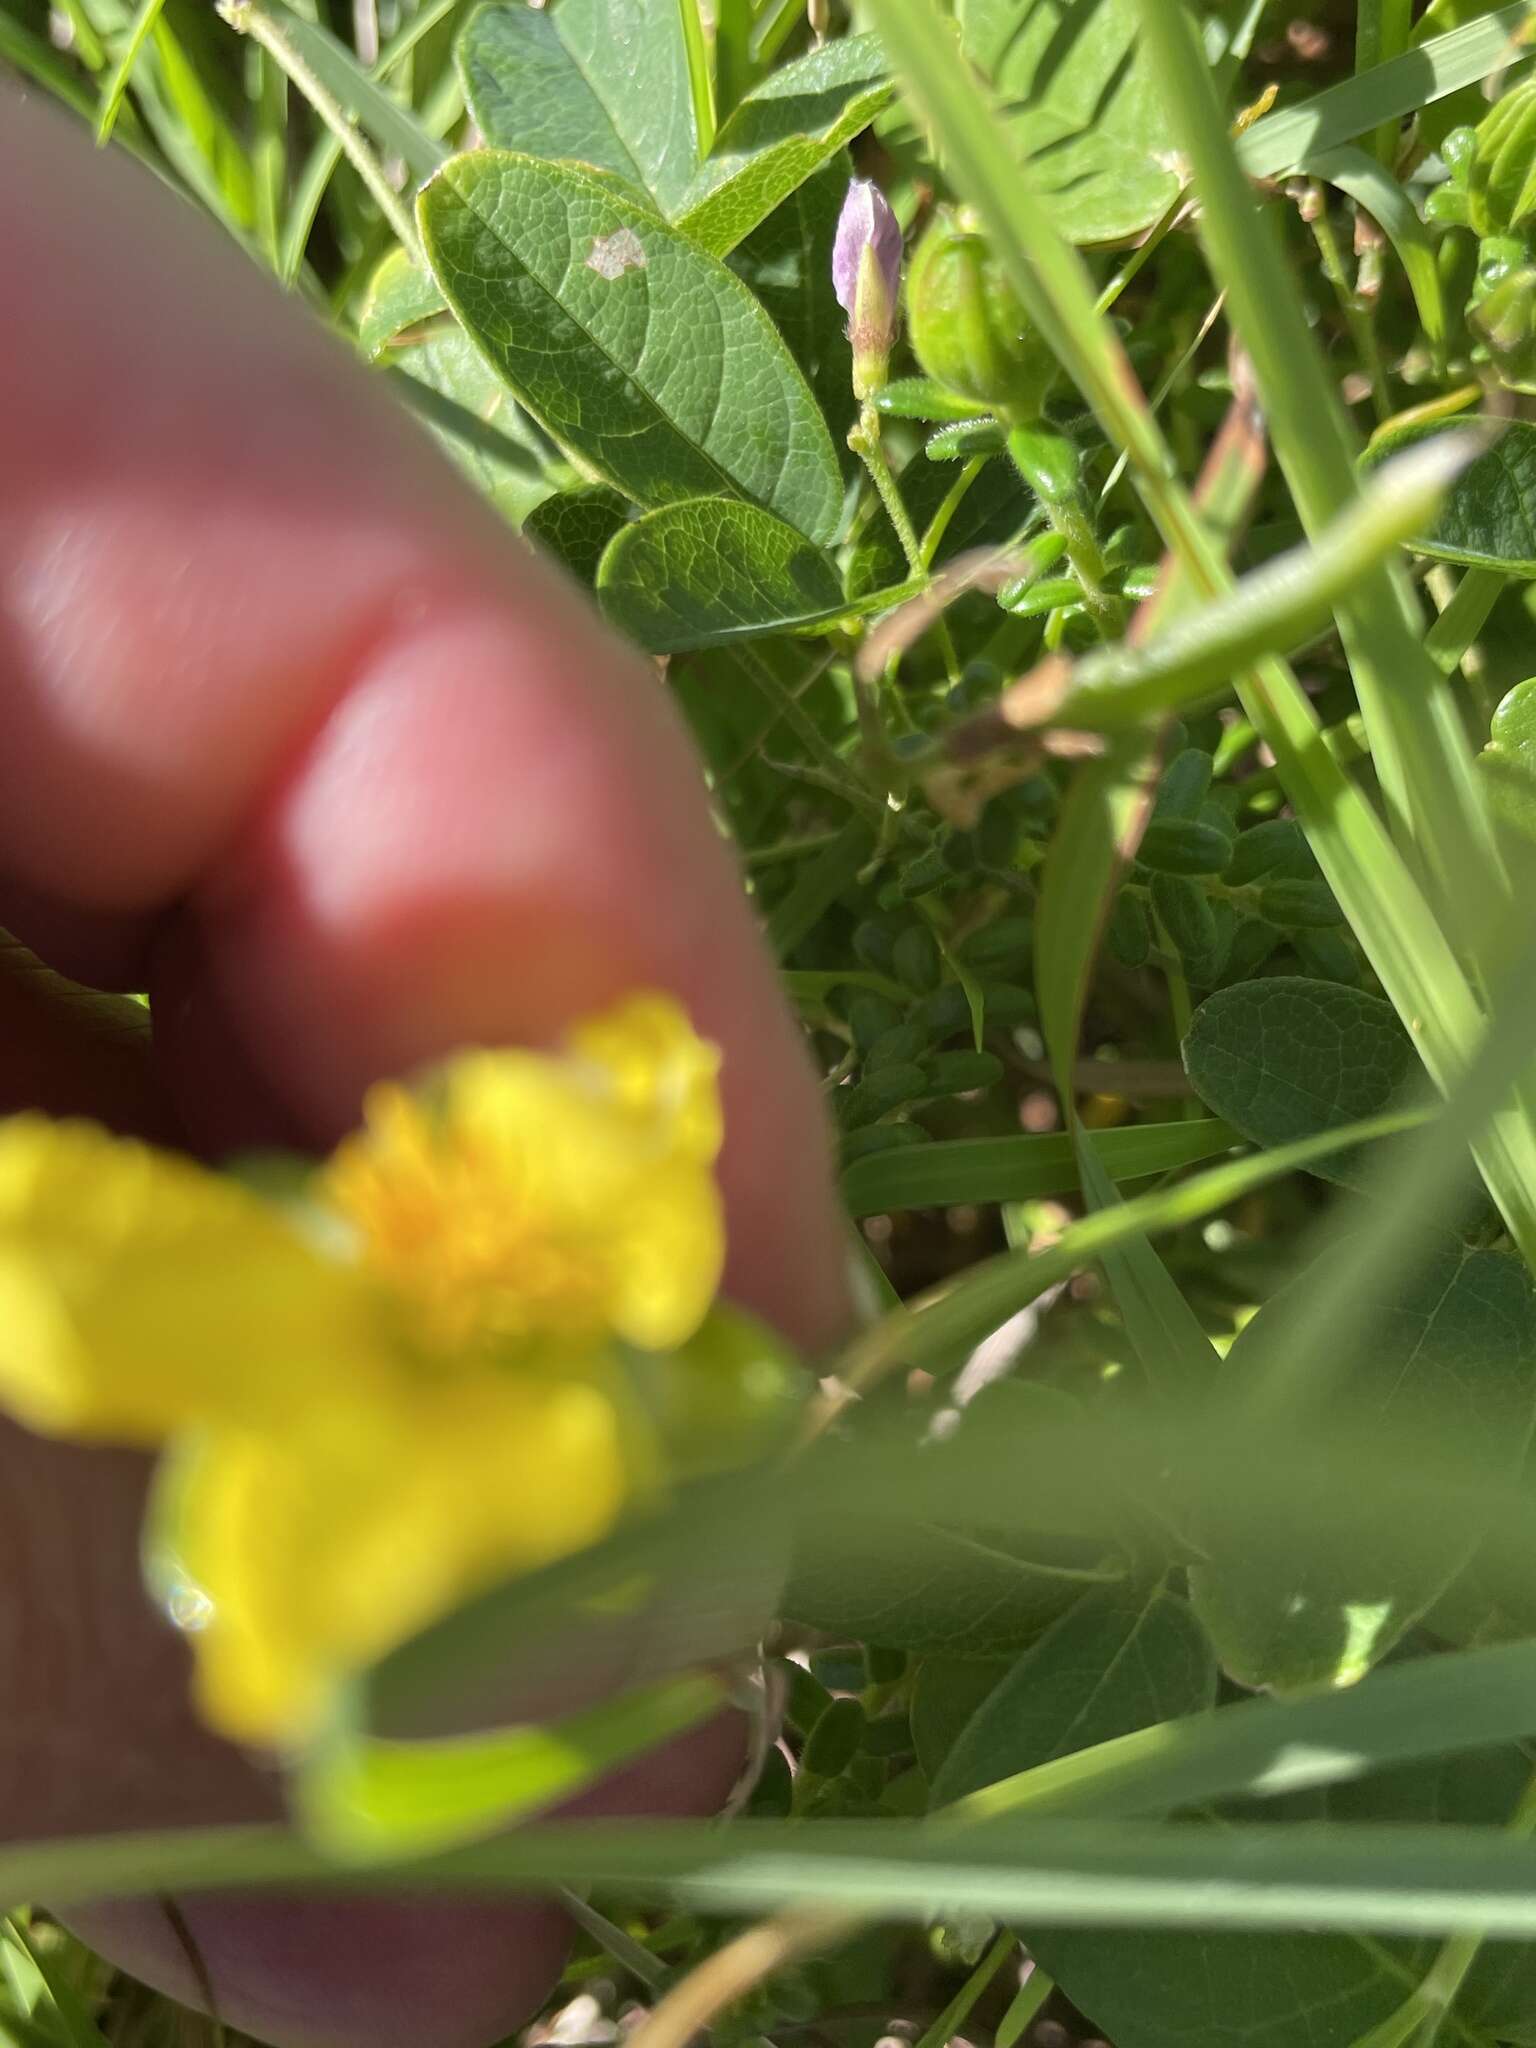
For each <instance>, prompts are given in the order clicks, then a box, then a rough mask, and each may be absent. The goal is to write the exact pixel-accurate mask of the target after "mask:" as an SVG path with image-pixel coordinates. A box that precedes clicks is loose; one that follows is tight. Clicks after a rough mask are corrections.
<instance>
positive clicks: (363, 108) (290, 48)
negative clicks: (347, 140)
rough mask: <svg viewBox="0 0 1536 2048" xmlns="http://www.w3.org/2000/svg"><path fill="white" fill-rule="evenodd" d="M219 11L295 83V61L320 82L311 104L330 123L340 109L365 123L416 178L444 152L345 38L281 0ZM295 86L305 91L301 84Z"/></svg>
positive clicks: (250, 0) (241, 0)
mask: <svg viewBox="0 0 1536 2048" xmlns="http://www.w3.org/2000/svg"><path fill="white" fill-rule="evenodd" d="M220 12H221V13H223V14H224V16H225V19H226V20H230V21H231V24H232V26H234V27H237V28H239V29H240V30H241V32H242V33H244V34H253V35H257V36H258V40H260V41H261V42H262V43H263V46H264V47H266V48H268V49H270V50H271V51H272V53H273V55H274V56H275V57H277V59H278V62H279V63H281V64H282V65H283V69H284V70H285V71H286V72H287V73H288V76H289V77H290V78H292V79H294V83H295V84H298V83H299V81H298V79H297V78H296V77H295V67H297V68H300V69H302V70H303V72H304V74H305V77H306V78H307V79H308V80H310V81H311V85H312V86H313V85H317V86H318V87H319V88H320V93H321V97H322V98H323V100H324V101H325V107H322V106H321V105H320V103H319V101H318V100H313V101H312V102H311V104H313V105H314V106H315V111H316V112H317V113H319V114H320V115H321V118H322V119H324V120H326V121H327V124H328V125H332V126H333V127H334V123H335V118H336V114H337V111H338V110H339V112H340V114H341V115H342V116H344V117H346V124H347V128H348V132H349V133H351V132H352V131H351V127H350V124H351V123H352V122H356V123H358V124H359V125H360V126H362V127H363V128H365V129H366V130H367V131H368V133H369V135H371V136H372V138H373V140H374V142H375V143H376V144H377V145H378V147H379V148H380V149H381V150H383V151H384V152H385V153H386V154H387V155H390V156H397V157H399V158H400V160H401V162H402V163H404V164H405V165H406V166H407V168H408V169H409V170H410V172H411V175H412V177H413V178H415V179H416V180H417V182H418V183H420V182H423V181H425V180H426V179H428V178H430V177H431V176H432V174H433V172H434V171H435V170H436V169H437V168H438V166H439V165H440V164H441V163H442V162H443V160H444V158H445V157H446V156H447V154H448V152H447V150H446V149H445V148H444V147H443V145H442V143H440V142H439V141H438V140H437V138H436V137H435V136H432V135H429V134H428V133H427V131H426V129H425V128H423V127H422V125H421V123H420V122H419V121H418V120H417V119H416V118H415V116H414V115H413V114H412V113H411V111H410V109H409V108H408V107H404V106H402V105H401V104H400V102H399V101H398V100H396V99H391V97H390V96H389V94H388V93H387V92H384V91H382V90H381V88H380V87H379V85H378V84H377V82H376V81H375V80H374V79H373V78H372V77H370V76H369V74H368V72H367V71H365V70H364V69H363V67H362V65H361V64H359V63H358V61H357V59H356V57H355V56H354V55H353V54H352V52H351V51H350V50H349V49H348V48H347V47H346V45H345V44H344V43H342V42H339V41H338V40H337V38H336V37H335V36H333V35H331V34H330V33H329V31H328V30H326V29H323V28H320V27H318V26H317V25H316V23H314V22H312V21H306V20H304V18H303V16H302V15H298V14H295V13H294V11H293V10H292V8H290V7H285V6H284V5H283V4H282V0H230V5H228V6H226V7H221V9H220ZM258 32H259V33H258ZM285 59H286V61H285ZM300 90H301V91H304V92H305V97H306V98H309V97H310V94H309V91H307V90H306V89H305V88H304V87H303V86H302V85H301V86H300ZM326 107H329V108H330V110H331V111H330V113H327V112H326ZM391 196H392V197H394V194H393V192H391ZM396 203H397V204H398V200H396ZM406 246H407V247H409V246H410V245H409V243H407V245H406Z"/></svg>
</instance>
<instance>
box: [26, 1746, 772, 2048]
mask: <svg viewBox="0 0 1536 2048" xmlns="http://www.w3.org/2000/svg"><path fill="white" fill-rule="evenodd" d="M744 1754H745V1736H744V1728H743V1723H742V1721H741V1718H740V1716H739V1715H737V1714H735V1713H727V1714H722V1715H718V1716H716V1718H715V1719H714V1720H713V1721H711V1722H709V1723H707V1724H706V1725H705V1726H704V1727H702V1728H699V1729H695V1730H693V1731H691V1732H690V1733H689V1734H688V1735H686V1736H683V1737H681V1738H679V1739H677V1740H676V1741H673V1742H670V1743H668V1744H666V1745H664V1747H662V1748H661V1749H659V1750H657V1751H655V1752H653V1753H652V1754H651V1755H650V1756H648V1757H646V1758H645V1759H644V1760H643V1762H642V1763H641V1764H639V1765H633V1766H631V1767H630V1768H629V1769H627V1770H625V1771H621V1772H616V1773H615V1774H614V1775H613V1776H612V1777H611V1778H609V1779H607V1780H605V1781H604V1783H603V1784H602V1785H601V1786H598V1787H595V1788H594V1789H593V1790H592V1791H590V1792H589V1793H587V1794H586V1795H584V1796H583V1797H582V1798H580V1799H578V1800H574V1801H572V1802H571V1803H570V1805H569V1806H568V1807H566V1808H564V1809H562V1811H563V1812H565V1813H567V1814H569V1815H571V1816H573V1817H574V1816H585V1817H588V1818H594V1817H598V1816H606V1817H610V1818H620V1817H624V1816H628V1815H636V1814H643V1813H650V1812H655V1811H667V1812H679V1811H684V1810H713V1809H715V1808H718V1807H719V1806H720V1805H722V1804H723V1803H724V1801H725V1799H726V1797H727V1795H728V1794H729V1792H730V1790H731V1786H732V1784H733V1783H734V1781H735V1779H736V1778H737V1776H738V1775H739V1774H740V1771H741V1766H742V1759H743V1756H744ZM65 1918H66V1920H67V1921H68V1923H69V1924H70V1926H72V1927H73V1928H74V1930H75V1931H76V1932H77V1933H79V1934H80V1936H81V1937H82V1939H84V1940H85V1941H87V1942H89V1943H90V1944H91V1945H92V1946H93V1947H95V1948H97V1949H98V1950H101V1951H103V1952H105V1953H106V1954H109V1955H111V1954H114V1953H117V1954H123V1953H130V1954H132V1956H133V1958H134V1964H133V1967H134V1970H135V1973H136V1974H137V1975H139V1976H140V1977H142V1978H144V1979H145V1980H146V1981H147V1982H149V1983H151V1984H153V1985H154V1986H155V1987H156V1988H157V1989H159V1990H162V1991H164V1992H166V1993H167V1994H168V1995H169V1996H170V1997H173V1998H178V1999H180V2000H181V2001H182V2002H183V2003H185V2004H190V2005H203V2004H205V2003H206V2000H205V1998H204V1997H203V1995H202V1987H201V1982H200V1972H201V1973H203V1974H204V1975H205V1976H206V1977H207V1978H211V1980H212V1981H213V1982H214V1983H215V1984H216V1985H217V1987H218V2005H219V2011H220V2014H221V2017H222V2018H223V2019H224V2020H225V2021H226V2023H227V2024H229V2025H232V2026H235V2027H238V2028H239V2029H241V2030H242V2031H243V2032H245V2033H249V2034H253V2035H254V2036H255V2037H256V2038H257V2039H258V2040H262V2041H272V2042H277V2043H279V2044H281V2048H485V2044H487V2043H488V2042H492V2041H496V2040H499V2039H501V2038H503V2037H504V2036H506V2035H507V2034H509V2033H511V2032H512V2031H513V2030H514V2029H515V2028H516V2027H517V2026H519V2025H521V2024H522V2022H523V2021H524V2020H526V2019H527V2018H528V2017H529V2016H530V2015H531V2014H532V2013H533V2012H534V2011H536V2010H537V2008H538V2007H539V2006H540V2005H541V2004H542V2003H543V2002H544V2001H545V1999H546V1998H547V1997H548V1995H549V1988H550V1985H551V1984H552V1983H553V1982H554V1980H555V1978H556V1977H557V1976H558V1974H559V1972H560V1969H561V1967H562V1965H563V1963H564V1961H565V1958H566V1955H567V1954H568V1952H569V1949H570V1945H571V1926H570V1922H569V1921H568V1920H567V1919H566V1917H565V1915H564V1914H563V1913H561V1912H559V1911H558V1910H557V1909H555V1908H553V1907H549V1906H540V1905H516V1906H513V1905H507V1904H505V1903H502V1902H498V1901H496V1900H493V1899H490V1898H487V1897H485V1896H483V1895H480V1896H477V1895H475V1894H470V1895H468V1896H464V1897H458V1898H455V1899H452V1900H448V1901H444V1900H442V1899H434V1898H431V1897H419V1896H410V1897H406V1898H401V1899H397V1898H391V1897H387V1896H385V1897H381V1898H376V1899H372V1900H369V1901H367V1902H366V1903H358V1902H351V1901H332V1900H329V1899H325V1898H309V1899H294V1898H288V1897H283V1896H274V1895H270V1894H250V1895H245V1896H236V1897H217V1896H209V1897H196V1898H183V1899H180V1900H178V1901H177V1910H176V1913H175V1915H174V1916H172V1915H170V1914H167V1912H166V1911H165V1909H164V1906H163V1904H162V1903H161V1902H157V1901H153V1900H134V1901H127V1902H123V1901H117V1902H113V1903H111V1904H108V1905H104V1906H94V1907H88V1908H84V1909H81V1910H77V1911H73V1912H69V1913H67V1914H66V1915H65ZM189 1947H190V1949H191V1950H192V1951H194V1952H195V1954H196V1956H197V1959H198V1960H197V1964H196V1965H194V1963H193V1961H192V1960H191V1956H190V1954H189Z"/></svg>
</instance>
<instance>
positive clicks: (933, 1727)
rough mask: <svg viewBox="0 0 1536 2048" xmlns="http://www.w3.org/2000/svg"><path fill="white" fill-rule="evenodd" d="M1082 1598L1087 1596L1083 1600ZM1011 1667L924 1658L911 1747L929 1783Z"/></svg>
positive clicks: (996, 1661) (998, 1661) (989, 1660)
mask: <svg viewBox="0 0 1536 2048" xmlns="http://www.w3.org/2000/svg"><path fill="white" fill-rule="evenodd" d="M1085 1597H1086V1596H1085ZM1012 1669H1013V1665H1012V1664H1011V1663H1010V1662H1009V1660H1008V1659H1007V1658H1004V1657H949V1656H945V1655H943V1654H942V1653H941V1654H937V1655H934V1656H932V1657H925V1658H924V1659H923V1660H922V1662H921V1663H920V1664H919V1665H918V1667H917V1677H916V1678H915V1679H914V1681H913V1685H912V1743H913V1747H914V1748H915V1749H916V1751H917V1760H918V1762H919V1763H920V1764H921V1765H922V1767H923V1771H924V1773H925V1774H926V1776H927V1777H928V1779H929V1781H930V1783H931V1782H932V1780H933V1779H935V1778H936V1777H937V1776H938V1775H939V1772H940V1770H941V1769H942V1768H943V1764H944V1759H945V1758H946V1757H947V1756H948V1755H949V1753H950V1751H951V1750H952V1749H953V1748H954V1746H955V1744H956V1743H957V1742H958V1741H959V1740H960V1737H961V1736H962V1735H963V1734H964V1733H965V1730H966V1728H967V1727H968V1726H969V1725H970V1722H971V1720H972V1718H973V1717H974V1715H975V1714H976V1711H977V1709H978V1708H979V1707H980V1706H981V1704H982V1702H983V1700H985V1699H986V1698H987V1697H988V1695H989V1694H991V1693H992V1692H993V1691H994V1690H995V1689H996V1688H997V1687H998V1686H999V1685H1001V1684H1002V1682H1003V1680H1004V1679H1005V1678H1006V1677H1007V1676H1008V1673H1009V1672H1010V1671H1011V1670H1012Z"/></svg>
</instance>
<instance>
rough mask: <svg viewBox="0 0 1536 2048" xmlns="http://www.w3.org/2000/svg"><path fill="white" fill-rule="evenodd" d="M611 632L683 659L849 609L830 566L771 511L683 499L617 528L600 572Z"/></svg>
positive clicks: (599, 585)
mask: <svg viewBox="0 0 1536 2048" xmlns="http://www.w3.org/2000/svg"><path fill="white" fill-rule="evenodd" d="M597 595H598V601H599V603H600V604H601V605H602V608H603V612H604V614H605V616H606V617H607V619H608V621H609V623H610V624H611V625H614V626H616V627H617V628H618V629H619V631H620V632H621V633H627V634H628V635H629V637H630V639H631V640H633V641H635V642H636V644H637V645H638V646H641V647H643V648H644V649H645V650H646V652H647V653H648V654H681V653H683V652H684V651H685V650H686V649H688V648H691V647H719V646H722V645H724V643H725V642H727V641H730V640H751V639H756V638H757V637H758V636H759V635H761V634H764V633H782V632H787V631H789V630H790V629H791V628H793V627H795V626H807V625H813V624H815V623H816V622H817V621H819V620H822V619H827V618H835V617H836V616H837V615H838V614H839V613H841V612H844V611H846V610H847V608H848V607H847V601H846V599H845V598H844V596H843V590H842V584H841V583H840V581H839V579H838V574H837V569H836V567H835V565H834V564H833V562H832V561H831V559H830V558H829V557H828V556H827V555H824V554H823V553H822V551H821V549H820V548H817V547H812V545H811V543H810V542H809V541H808V540H807V539H806V538H805V536H804V534H802V533H797V532H796V531H795V529H794V528H793V527H792V526H787V525H786V524H785V523H784V521H783V520H782V519H776V518H775V517H774V516H773V514H772V513H771V512H764V511H763V510H761V508H760V507H758V506H756V505H742V504H739V503H734V502H733V501H732V500H731V499H729V498H690V499H688V500H687V502H686V503H684V504H681V505H668V506H666V507H664V508H663V509H662V510H661V511H659V512H648V513H647V514H646V516H645V517H644V518H643V519H637V520H636V521H635V522H634V524H633V525H631V526H625V527H621V528H620V530H619V531H618V532H617V533H616V534H615V535H614V537H613V539H612V540H611V541H610V542H609V544H608V547H607V550H606V552H605V553H604V555H603V559H602V561H601V563H600V564H599V566H598V572H597Z"/></svg>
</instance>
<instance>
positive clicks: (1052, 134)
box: [960, 0, 1179, 242]
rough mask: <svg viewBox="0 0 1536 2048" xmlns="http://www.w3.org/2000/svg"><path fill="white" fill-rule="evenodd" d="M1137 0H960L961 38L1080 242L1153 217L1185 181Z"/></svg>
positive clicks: (1034, 176) (1069, 232)
mask: <svg viewBox="0 0 1536 2048" xmlns="http://www.w3.org/2000/svg"><path fill="white" fill-rule="evenodd" d="M1136 21H1137V16H1136V8H1135V6H1134V5H1133V4H1132V0H1067V4H1065V5H1063V4H1062V0H961V5H960V29H961V38H962V47H963V48H964V50H965V53H966V55H967V56H968V57H969V58H970V59H971V61H972V62H973V63H974V64H975V65H976V66H977V67H978V69H979V70H980V71H981V72H982V73H983V74H984V75H985V76H986V77H987V78H989V79H990V80H991V81H992V84H993V86H994V87H995V88H996V91H997V94H998V98H999V100H1000V102H1001V104H1002V106H1003V108H1004V110H1005V111H1006V113H1007V116H1008V127H1009V131H1010V134H1011V135H1012V137H1013V141H1014V145H1015V147H1016V149H1017V150H1018V152H1019V156H1020V158H1021V159H1022V161H1023V162H1024V164H1025V165H1026V167H1027V169H1028V172H1029V176H1030V179H1031V181H1032V182H1033V184H1034V185H1035V187H1036V189H1037V190H1038V191H1039V192H1040V193H1041V194H1042V196H1043V197H1045V198H1046V199H1047V200H1048V201H1049V203H1050V206H1051V210H1052V214H1053V217H1054V219H1055V222H1056V226H1057V228H1058V229H1059V230H1060V232H1061V233H1062V234H1063V235H1065V236H1066V238H1067V240H1068V241H1072V242H1110V241H1118V240H1120V239H1121V238H1122V237H1124V236H1127V235H1134V234H1137V233H1139V232H1140V231H1141V229H1143V228H1146V227H1150V226H1151V224H1152V223H1153V221H1155V220H1156V219H1157V218H1158V216H1159V215H1160V214H1161V213H1163V212H1164V211H1165V210H1166V208H1167V207H1168V206H1169V205H1170V204H1171V203H1172V201H1173V199H1174V198H1175V196H1176V195H1177V193H1178V190H1179V176H1178V172H1177V170H1176V169H1175V168H1174V167H1173V166H1172V165H1171V164H1170V162H1169V160H1168V131H1167V123H1166V119H1165V116H1164V111H1163V108H1162V107H1161V105H1160V104H1159V101H1158V98H1157V94H1156V92H1155V90H1154V89H1153V86H1152V84H1151V81H1150V80H1149V79H1148V77H1147V74H1146V69H1145V66H1144V65H1143V63H1142V61H1141V56H1140V52H1139V50H1138V49H1137V31H1136Z"/></svg>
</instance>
